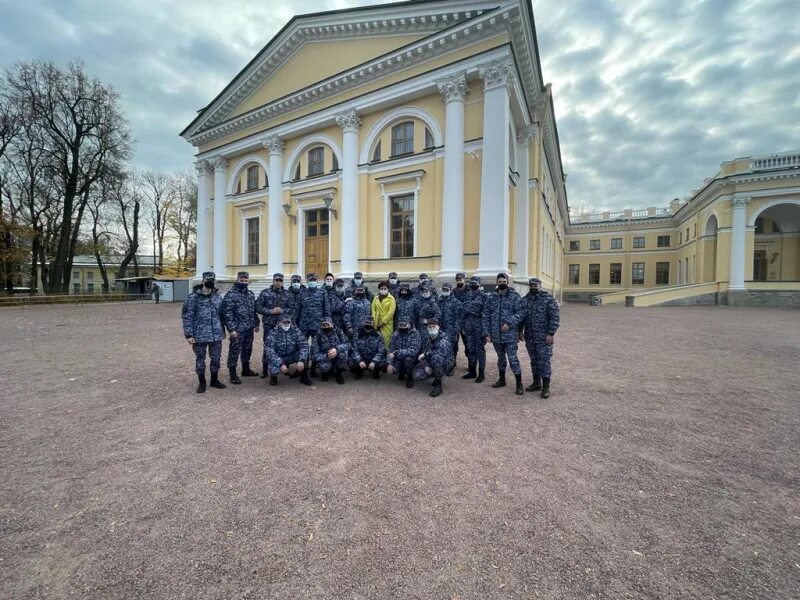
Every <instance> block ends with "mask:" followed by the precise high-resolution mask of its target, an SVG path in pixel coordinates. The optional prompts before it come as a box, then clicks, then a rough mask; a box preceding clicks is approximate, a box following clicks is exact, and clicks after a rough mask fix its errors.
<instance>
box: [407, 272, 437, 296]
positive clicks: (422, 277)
mask: <svg viewBox="0 0 800 600" xmlns="http://www.w3.org/2000/svg"><path fill="white" fill-rule="evenodd" d="M423 288H428V289H432V288H433V282H432V281H431V280H430V277H428V274H427V273H420V274H419V282H418V283H417V286H416V287H415V288H414V289H413V290H412V293H413V294H414V297H415V298H419V297H420V295H421V294H422V290H423ZM433 296H434V298H435V297H436V290H433Z"/></svg>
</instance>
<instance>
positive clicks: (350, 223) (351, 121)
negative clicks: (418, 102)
mask: <svg viewBox="0 0 800 600" xmlns="http://www.w3.org/2000/svg"><path fill="white" fill-rule="evenodd" d="M336 122H337V123H338V124H339V127H341V128H342V136H343V139H342V205H341V207H340V210H339V222H340V223H341V230H340V233H341V236H340V239H341V248H342V255H341V259H342V262H341V267H340V268H341V271H340V273H339V277H345V278H347V277H352V276H353V273H355V272H356V271H358V247H359V239H358V237H359V235H358V234H359V227H358V223H359V215H358V131H359V129H360V128H361V119H359V118H358V115H357V114H356V111H355V110H348V111H346V112H343V113H339V114H338V115H336Z"/></svg>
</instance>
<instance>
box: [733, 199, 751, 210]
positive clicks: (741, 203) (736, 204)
mask: <svg viewBox="0 0 800 600" xmlns="http://www.w3.org/2000/svg"><path fill="white" fill-rule="evenodd" d="M750 200H752V198H751V197H750V196H734V197H733V198H731V208H744V207H745V206H747V205H748V204H750Z"/></svg>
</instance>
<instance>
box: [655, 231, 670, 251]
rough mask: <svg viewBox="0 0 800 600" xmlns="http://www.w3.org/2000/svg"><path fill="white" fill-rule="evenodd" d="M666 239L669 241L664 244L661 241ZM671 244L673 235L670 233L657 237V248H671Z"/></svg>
mask: <svg viewBox="0 0 800 600" xmlns="http://www.w3.org/2000/svg"><path fill="white" fill-rule="evenodd" d="M665 239H666V241H667V243H666V244H662V243H661V242H663V241H664V240H665ZM670 246H672V236H671V235H669V234H667V235H659V236H658V237H657V238H656V248H669V247H670Z"/></svg>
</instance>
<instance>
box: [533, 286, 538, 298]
mask: <svg viewBox="0 0 800 600" xmlns="http://www.w3.org/2000/svg"><path fill="white" fill-rule="evenodd" d="M531 293H532V294H533V295H534V296H535V295H536V294H538V293H539V288H537V287H532V288H531Z"/></svg>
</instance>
